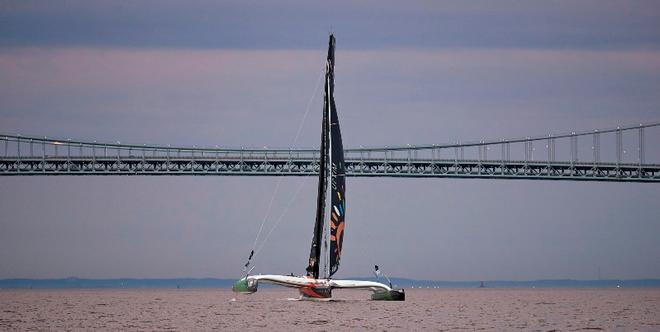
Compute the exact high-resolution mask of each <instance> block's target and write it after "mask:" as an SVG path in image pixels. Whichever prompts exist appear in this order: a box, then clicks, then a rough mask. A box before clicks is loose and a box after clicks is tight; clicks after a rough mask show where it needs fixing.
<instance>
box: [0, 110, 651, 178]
mask: <svg viewBox="0 0 660 332" xmlns="http://www.w3.org/2000/svg"><path fill="white" fill-rule="evenodd" d="M655 127H660V123H651V124H642V125H636V126H626V127H617V128H612V129H604V130H594V131H588V132H571V133H568V134H561V135H548V136H543V137H526V138H517V139H503V140H496V141H478V142H468V143H460V142H456V143H452V144H431V145H418V146H410V145H409V146H405V147H404V146H400V147H380V148H354V149H347V150H345V159H346V170H347V175H348V176H359V177H421V178H481V179H535V180H574V181H616V182H660V163H648V162H647V161H646V159H647V154H648V153H647V151H646V149H645V141H646V138H645V137H646V134H645V132H646V131H647V130H649V129H652V128H655ZM630 136H633V138H635V136H636V139H633V140H630V139H628V140H627V141H626V142H628V143H630V142H634V143H632V145H631V144H628V145H626V144H624V137H626V138H629V137H630ZM585 138H586V139H585ZM608 140H609V141H612V142H613V144H611V145H612V146H611V147H610V148H609V149H601V141H608ZM585 143H588V145H590V149H589V146H587V147H586V149H587V150H591V151H590V153H587V155H589V158H586V160H584V159H585V156H584V155H585V154H584V152H583V153H582V154H580V153H579V151H580V147H583V145H585ZM534 145H537V146H538V145H540V146H541V147H540V148H539V149H537V148H535V147H534ZM557 146H560V147H564V149H556V147H557ZM567 146H568V148H566V147H567ZM653 147H658V145H657V144H654V145H653ZM582 150H583V151H584V150H585V148H583V149H582ZM634 150H637V151H634ZM0 151H1V153H0V175H1V176H27V175H32V176H34V175H39V176H44V175H167V176H172V175H241V176H250V175H252V176H259V175H261V176H312V175H317V174H318V168H319V165H318V160H319V152H318V150H317V149H254V148H219V147H216V148H197V147H192V148H191V147H169V146H167V147H165V146H154V145H127V144H119V143H96V142H84V141H74V140H70V139H66V140H62V139H53V138H47V137H27V136H21V135H5V134H0ZM654 152H657V151H654ZM535 154H536V158H535ZM539 155H541V157H539Z"/></svg>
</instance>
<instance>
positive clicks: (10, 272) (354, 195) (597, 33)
mask: <svg viewBox="0 0 660 332" xmlns="http://www.w3.org/2000/svg"><path fill="white" fill-rule="evenodd" d="M329 32H333V33H334V34H335V36H336V38H337V52H336V58H337V59H336V93H335V97H336V101H337V107H338V111H339V117H340V121H341V125H342V133H343V139H344V144H345V146H346V147H358V146H385V145H389V146H392V145H405V144H431V143H446V142H453V141H456V140H462V141H467V140H480V139H499V138H509V137H523V136H536V135H546V134H550V133H564V132H570V131H573V130H591V129H597V128H610V127H616V126H617V125H628V124H637V123H646V122H655V121H659V120H660V107H659V106H660V94H659V93H658V91H660V5H658V3H657V2H656V1H626V2H624V1H580V2H574V1H543V2H521V1H497V2H494V1H470V2H466V1H408V2H405V3H403V2H398V1H359V2H355V1H331V2H317V1H272V2H266V3H264V2H261V1H186V2H180V1H170V0H161V1H135V2H126V1H64V0H56V1H49V2H43V1H0V132H1V133H20V134H23V135H37V136H49V137H58V138H73V139H79V140H86V141H93V140H97V141H108V142H115V141H121V142H122V143H137V144H143V143H153V144H162V145H167V144H170V145H178V146H192V145H196V146H215V145H220V146H231V147H241V146H245V147H264V146H268V147H290V146H296V147H315V146H318V137H319V132H318V130H319V127H320V117H321V109H322V89H320V88H318V85H317V83H318V81H319V77H320V75H321V74H322V71H323V69H324V60H325V52H326V50H325V48H326V46H327V38H328V34H329ZM310 100H311V103H310ZM308 104H309V105H310V112H309V115H308V116H307V117H305V116H304V115H305V113H306V111H307V107H308ZM303 119H304V121H303ZM301 125H302V130H301V135H300V137H299V139H298V140H297V141H295V142H294V137H295V135H296V132H297V130H298V128H299V126H301ZM659 138H660V130H658V129H649V130H648V131H647V133H646V147H647V149H648V150H650V151H649V156H647V162H656V163H660V151H658V146H657V144H656V143H654V142H658V139H659ZM609 139H610V138H607V137H605V138H603V142H601V145H602V146H603V147H605V146H609V147H610V149H612V150H613V149H614V148H613V144H609V145H607V143H608V142H609V141H608V140H609ZM624 139H625V140H626V142H625V144H626V146H627V147H628V149H627V150H629V151H631V152H630V153H627V154H626V156H625V158H627V160H628V161H630V162H634V161H635V158H636V157H635V155H634V153H633V152H632V151H633V150H634V135H631V137H624ZM610 143H611V142H610ZM580 144H581V147H580V149H581V151H583V152H582V153H583V155H582V156H581V158H586V159H588V158H589V156H590V150H589V149H590V145H589V142H586V140H585V141H581V142H580ZM564 145H565V147H563V149H564V151H565V150H566V149H567V147H568V143H567V142H566V143H564ZM539 149H540V150H542V147H539ZM558 149H562V147H560V146H559V145H558ZM613 152H614V151H603V154H604V156H611V155H613ZM515 153H516V152H515V151H514V152H512V154H515ZM540 153H541V154H542V152H541V151H540ZM277 182H278V180H277V179H276V178H270V177H221V176H219V177H138V176H136V177H93V176H90V177H67V176H63V177H4V178H0V278H59V277H68V276H77V277H83V278H119V277H135V278H175V277H216V278H233V277H238V276H240V274H241V268H242V265H243V263H244V262H245V259H246V258H247V256H248V254H249V252H250V250H251V249H252V246H253V243H254V239H255V236H256V234H257V233H258V230H259V227H260V225H261V222H262V220H263V219H264V216H266V215H267V210H268V205H269V202H270V199H271V197H272V196H273V192H274V191H275V188H276V187H277ZM315 185H316V179H314V178H312V177H310V178H283V179H282V181H281V183H280V185H279V190H278V191H277V195H276V196H275V200H274V204H273V208H272V211H271V213H270V214H268V218H267V219H266V223H265V226H264V229H265V230H266V231H265V233H266V234H267V232H270V230H271V229H273V231H272V233H270V234H271V236H270V237H268V240H267V241H266V242H263V243H262V242H260V243H259V245H260V246H261V245H263V247H262V248H263V250H262V251H260V252H259V253H258V255H257V257H256V261H255V264H256V268H255V270H254V272H257V273H286V274H288V273H290V272H293V273H295V274H302V273H304V268H305V267H306V262H307V255H308V252H309V245H310V242H311V236H312V229H313V219H314V210H315V195H316V192H315ZM299 186H302V187H301V188H302V189H301V191H300V194H299V195H298V196H295V197H294V193H295V192H296V190H297V188H298V187H299ZM292 199H293V202H294V203H293V204H292V205H291V207H290V209H288V210H287V211H285V210H286V206H287V204H288V202H289V201H291V200H292ZM659 199H660V186H658V185H656V184H626V183H599V182H570V181H513V180H469V179H390V178H369V179H366V178H348V179H347V226H346V227H347V228H346V236H345V242H344V254H343V257H342V266H341V268H340V270H339V272H338V274H337V275H336V276H337V277H349V276H368V275H371V269H372V268H373V265H375V264H378V265H379V266H380V267H381V268H382V269H383V270H384V271H385V272H386V273H387V274H389V275H391V276H398V277H407V278H418V279H438V280H494V279H510V280H525V279H552V278H573V279H595V278H597V277H598V275H597V273H598V270H599V269H600V273H601V276H602V277H603V278H612V279H617V278H618V279H630V278H660V242H659V241H657V238H658V236H660V218H659V216H660V205H659V204H658V203H657V202H658V201H659ZM285 212H286V213H285ZM280 215H282V216H283V217H282V219H281V222H280V223H279V224H278V225H277V227H275V228H272V227H273V226H274V225H275V224H276V223H277V219H278V217H279V216H280ZM261 237H262V239H263V234H262V236H261Z"/></svg>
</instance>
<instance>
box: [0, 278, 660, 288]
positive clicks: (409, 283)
mask: <svg viewBox="0 0 660 332" xmlns="http://www.w3.org/2000/svg"><path fill="white" fill-rule="evenodd" d="M350 279H361V280H374V279H373V278H354V277H353V278H350ZM381 281H382V280H381ZM234 282H235V279H218V278H171V279H134V278H120V279H82V278H60V279H28V278H14V279H0V289H98V288H102V289H138V288H143V289H144V288H154V289H156V288H174V289H176V288H184V289H193V288H231V286H232V285H233V283H234ZM392 283H393V284H395V285H397V286H399V287H404V288H409V289H410V288H412V289H416V288H431V289H433V288H481V287H480V286H481V284H482V281H481V280H479V281H441V280H415V279H402V278H392ZM483 286H484V288H617V287H621V288H656V287H660V279H628V280H617V279H609V280H574V279H546V280H524V281H514V280H483ZM264 287H269V286H267V285H264ZM270 287H272V286H270Z"/></svg>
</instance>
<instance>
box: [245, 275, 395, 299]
mask: <svg viewBox="0 0 660 332" xmlns="http://www.w3.org/2000/svg"><path fill="white" fill-rule="evenodd" d="M260 282H265V283H269V284H274V285H279V286H284V287H290V288H297V289H298V290H299V291H300V294H301V296H302V297H303V298H306V299H316V300H323V299H330V298H332V290H333V289H336V288H341V289H365V290H371V291H372V292H373V293H372V295H371V299H372V300H375V301H405V299H406V296H405V291H404V290H403V289H393V288H391V287H389V286H387V285H385V284H382V283H379V282H375V281H366V280H335V279H312V278H307V277H296V276H283V275H274V274H266V275H256V276H247V277H244V278H241V279H239V280H238V281H236V283H234V286H233V287H232V290H233V291H234V292H237V293H242V294H252V293H255V292H256V291H257V289H258V288H259V283H260Z"/></svg>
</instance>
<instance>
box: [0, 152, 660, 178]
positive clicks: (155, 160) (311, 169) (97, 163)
mask: <svg viewBox="0 0 660 332" xmlns="http://www.w3.org/2000/svg"><path fill="white" fill-rule="evenodd" d="M346 170H347V176H353V177H355V176H357V177H427V178H483V179H535V180H574V181H617V182H660V165H658V164H630V163H627V164H617V163H603V162H601V163H593V162H557V161H554V162H548V161H502V160H485V161H484V160H482V161H479V160H456V159H454V160H452V159H440V160H434V159H411V158H388V159H384V158H359V159H356V158H349V159H347V160H346ZM317 172H318V160H317V159H315V158H310V157H305V156H302V157H295V155H291V156H290V157H287V158H284V157H275V158H269V157H268V156H265V157H264V156H258V157H249V156H243V157H238V156H213V157H200V156H197V157H195V156H186V157H163V156H112V157H95V156H58V157H53V156H47V157H20V158H19V157H0V175H2V176H28V175H40V176H43V175H150V176H153V175H161V176H163V175H166V176H173V175H241V176H250V175H252V176H311V175H317V174H318V173H317Z"/></svg>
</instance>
